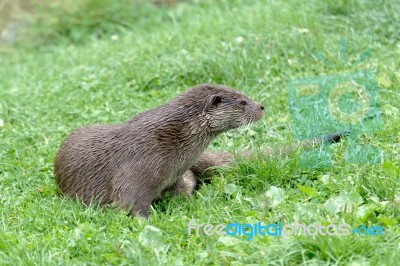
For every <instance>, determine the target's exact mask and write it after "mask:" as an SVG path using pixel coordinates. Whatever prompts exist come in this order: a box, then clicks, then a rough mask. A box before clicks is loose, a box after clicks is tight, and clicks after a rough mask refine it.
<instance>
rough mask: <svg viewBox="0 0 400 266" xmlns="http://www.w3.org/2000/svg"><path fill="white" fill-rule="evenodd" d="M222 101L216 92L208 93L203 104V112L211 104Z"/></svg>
mask: <svg viewBox="0 0 400 266" xmlns="http://www.w3.org/2000/svg"><path fill="white" fill-rule="evenodd" d="M221 101H222V98H221V96H220V95H218V94H214V95H210V96H208V97H207V99H206V100H205V101H204V105H203V108H202V109H203V114H204V113H205V112H207V110H208V109H210V108H211V106H217V105H218V104H219V103H220V102H221Z"/></svg>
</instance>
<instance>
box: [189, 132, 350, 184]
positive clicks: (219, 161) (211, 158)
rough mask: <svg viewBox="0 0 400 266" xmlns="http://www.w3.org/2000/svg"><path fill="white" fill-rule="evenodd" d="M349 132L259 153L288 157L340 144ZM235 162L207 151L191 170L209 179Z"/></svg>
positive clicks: (228, 156) (230, 156)
mask: <svg viewBox="0 0 400 266" xmlns="http://www.w3.org/2000/svg"><path fill="white" fill-rule="evenodd" d="M349 134H350V132H349V131H343V132H336V133H332V134H327V135H323V136H320V137H316V138H314V139H311V140H304V141H300V142H297V143H295V144H293V145H289V146H285V147H281V148H267V149H262V150H261V151H260V152H259V153H260V154H262V155H263V156H271V155H288V154H290V153H292V152H293V151H295V150H296V149H298V148H301V149H311V148H316V147H319V146H321V145H322V144H332V143H336V142H340V141H341V139H342V138H343V137H344V136H348V135H349ZM257 154H258V153H255V152H252V151H243V152H240V156H242V157H244V158H251V157H253V156H257ZM234 162H235V156H234V155H233V154H231V153H229V152H222V151H206V152H204V153H203V154H202V155H201V156H200V159H199V160H198V161H197V162H196V163H195V164H194V165H193V166H192V167H191V168H190V170H191V171H192V172H193V173H194V175H195V176H196V177H197V178H199V177H202V178H208V177H210V176H212V175H213V174H214V169H215V167H218V166H229V165H232V164H233V163H234Z"/></svg>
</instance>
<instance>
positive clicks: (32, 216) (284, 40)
mask: <svg viewBox="0 0 400 266" xmlns="http://www.w3.org/2000/svg"><path fill="white" fill-rule="evenodd" d="M94 2H95V1H86V2H84V3H87V4H83V6H80V7H79V8H76V7H74V6H73V5H71V3H72V2H68V1H65V2H61V3H58V4H59V5H62V8H61V7H60V8H59V9H57V8H47V7H41V8H38V11H35V12H33V14H34V15H32V21H33V22H31V23H30V24H27V26H25V29H24V30H23V31H22V32H23V34H22V36H20V38H19V41H18V42H17V43H15V44H14V45H13V46H9V47H7V48H6V49H2V50H1V51H3V53H2V54H1V61H0V88H1V89H0V147H2V148H1V149H0V191H1V193H0V210H1V211H0V215H1V219H0V238H1V240H0V264H1V265H60V264H63V265H64V264H70V265H99V264H100V265H102V264H122V265H123V264H133V265H140V264H142V265H157V264H173V265H186V264H194V265H204V264H216V265H220V264H223V265H244V264H253V265H254V264H260V265H267V264H268V265H294V264H302V265H325V264H326V265H332V264H333V265H342V264H344V265H395V264H396V263H397V262H398V261H399V259H400V255H399V254H400V246H399V239H400V230H399V222H400V212H399V204H400V175H399V167H400V164H399V157H400V155H399V151H400V145H399V143H400V133H399V132H400V125H399V123H398V119H399V117H400V111H399V108H400V101H399V99H400V90H399V86H400V74H399V71H398V69H399V68H400V46H399V41H400V37H399V36H400V32H399V27H398V26H397V25H399V23H400V15H399V14H400V12H399V11H400V5H399V4H398V2H397V1H368V0H363V1H333V0H329V1H317V0H312V1H307V2H304V1H300V0H290V1H275V0H270V1H246V2H245V1H239V0H233V1H228V0H218V1H211V0H210V1H189V2H182V3H179V4H177V5H175V6H172V7H166V6H155V5H150V4H146V3H139V4H135V5H132V4H130V3H131V2H128V1H121V2H120V3H121V4H120V5H118V4H116V3H113V4H112V5H111V4H110V5H111V7H112V8H111V7H110V8H108V4H109V3H111V2H110V1H101V3H100V4H99V5H93V3H94ZM86 11H88V12H86ZM89 11H90V12H89ZM82 14H87V15H82ZM119 14H121V15H120V17H119ZM129 14H131V16H130V15H129ZM342 39H346V40H347V42H348V46H347V57H346V64H341V63H340V56H339V45H338V43H339V42H340V40H342ZM366 50H368V51H369V53H370V55H371V57H370V58H367V60H365V61H363V62H361V63H359V64H356V62H357V59H358V57H359V55H360V54H362V53H363V52H364V51H366ZM321 54H322V55H324V57H325V58H326V59H323V60H319V59H318V58H321V56H320V55H321ZM328 61H329V62H331V63H327V62H328ZM360 69H372V70H374V71H375V72H376V77H377V83H378V87H379V109H380V111H381V112H382V121H383V123H382V127H381V129H380V130H378V131H375V132H372V133H365V134H362V135H361V136H360V140H359V141H360V143H363V144H370V145H373V146H376V147H379V149H380V150H381V151H382V157H383V162H382V163H378V164H351V163H347V162H346V160H345V156H344V154H345V150H346V145H348V144H349V143H348V141H344V142H343V143H341V144H335V145H333V147H332V153H333V161H334V165H333V167H331V168H325V169H304V168H300V167H299V152H296V153H294V154H292V155H290V156H288V157H274V158H270V159H268V158H266V159H265V160H260V161H240V160H239V162H238V164H237V166H235V167H234V168H232V169H226V170H221V171H220V172H219V174H217V175H216V176H215V177H214V178H213V180H212V183H211V184H209V185H204V186H202V187H201V188H200V189H199V190H198V191H197V192H196V193H195V195H194V196H193V197H191V198H189V199H185V198H182V197H177V198H170V197H169V196H166V197H164V198H163V199H162V200H161V201H160V202H158V203H156V204H153V210H152V214H151V215H150V218H149V219H148V220H143V219H140V218H129V217H127V216H126V213H125V212H122V211H120V212H118V211H115V210H112V209H109V208H100V207H97V206H90V207H88V208H86V207H83V206H82V205H81V204H80V203H79V202H74V201H72V200H70V199H68V198H63V197H60V196H59V195H58V194H57V188H56V185H55V182H54V175H53V160H54V156H55V153H56V151H57V149H58V147H59V145H60V143H61V142H62V141H63V139H64V138H65V137H66V136H67V135H68V134H69V133H70V132H71V131H72V130H73V129H75V128H78V127H81V126H83V125H87V124H95V123H120V122H124V121H126V120H128V119H129V118H130V117H132V116H133V115H135V114H138V113H140V112H143V111H145V110H147V109H149V108H152V107H155V106H157V105H160V104H162V103H164V102H165V101H167V100H168V99H171V98H173V97H174V96H176V95H177V94H179V93H180V92H182V91H184V90H186V89H187V88H188V87H190V86H193V85H195V84H198V83H204V82H212V83H219V84H226V85H228V86H231V87H233V88H236V89H238V90H240V91H242V92H244V93H245V94H247V95H249V96H251V97H252V98H253V99H256V100H259V101H262V102H263V103H264V104H265V106H266V107H267V108H266V115H265V118H264V119H263V120H262V121H261V122H260V123H258V124H256V125H254V126H251V127H248V128H243V129H240V130H235V131H232V132H229V133H227V134H224V135H221V136H220V137H219V138H217V139H216V140H215V141H214V142H213V143H212V145H211V147H210V149H216V150H218V149H225V150H229V151H235V150H242V149H257V148H260V147H267V146H269V145H281V144H284V143H290V142H292V141H293V137H292V133H291V130H290V123H291V120H290V119H291V117H290V115H289V107H288V100H287V97H288V95H287V92H286V84H287V82H288V81H289V80H291V79H292V78H296V77H298V78H303V77H310V76H321V75H336V74H338V73H342V72H349V71H350V72H351V71H356V70H360ZM191 219H195V220H196V222H197V223H198V224H199V223H203V224H204V223H211V224H214V225H216V224H218V223H224V224H229V223H233V222H239V223H242V224H244V223H255V222H257V221H261V222H262V223H264V224H268V223H278V222H279V221H281V222H283V223H286V224H287V223H293V222H300V223H304V224H311V223H319V224H322V225H328V224H331V223H335V224H340V223H347V224H349V225H351V226H354V227H357V226H360V225H367V226H371V225H380V226H381V227H383V228H384V236H375V237H373V236H356V235H350V236H342V237H339V236H333V237H329V236H322V235H317V236H315V237H306V236H301V235H299V236H292V237H288V238H287V239H281V238H279V237H260V236H256V237H254V238H253V239H252V240H251V241H246V240H245V237H244V236H242V237H229V236H224V237H219V236H217V235H213V236H205V235H204V234H203V235H200V236H195V235H194V234H192V235H190V236H189V235H188V223H189V221H190V220H191Z"/></svg>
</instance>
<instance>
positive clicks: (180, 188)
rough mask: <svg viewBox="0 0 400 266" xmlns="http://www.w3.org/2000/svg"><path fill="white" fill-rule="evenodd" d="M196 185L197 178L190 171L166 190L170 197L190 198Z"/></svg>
mask: <svg viewBox="0 0 400 266" xmlns="http://www.w3.org/2000/svg"><path fill="white" fill-rule="evenodd" d="M196 185H197V177H196V176H195V175H194V173H193V172H192V171H186V172H185V173H184V174H183V176H182V177H181V178H180V179H178V181H176V183H175V184H173V185H172V186H171V187H169V188H167V189H166V190H165V191H168V192H169V193H170V194H171V195H172V196H177V195H181V194H182V195H185V196H190V195H192V194H193V191H194V188H195V187H196Z"/></svg>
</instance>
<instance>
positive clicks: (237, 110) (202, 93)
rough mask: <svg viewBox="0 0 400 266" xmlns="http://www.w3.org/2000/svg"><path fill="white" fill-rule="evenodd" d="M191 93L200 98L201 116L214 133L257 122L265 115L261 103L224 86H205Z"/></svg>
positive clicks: (198, 99) (194, 89)
mask: <svg viewBox="0 0 400 266" xmlns="http://www.w3.org/2000/svg"><path fill="white" fill-rule="evenodd" d="M189 92H190V91H189ZM191 92H192V93H193V92H195V93H193V94H194V95H196V96H198V98H197V97H196V98H197V102H199V103H200V105H201V106H200V110H201V114H200V116H201V117H205V119H206V121H207V124H208V127H209V130H210V131H211V132H214V133H221V132H224V131H227V130H229V129H234V128H238V127H240V126H242V125H247V124H250V123H253V122H256V121H258V120H260V119H261V118H262V116H263V114H264V107H263V106H262V105H261V104H260V103H257V102H255V101H253V100H251V99H249V98H248V97H246V96H245V95H243V94H241V93H239V92H237V91H234V90H232V89H229V88H226V87H223V86H219V85H210V84H203V85H199V86H197V87H195V88H193V89H192V90H191Z"/></svg>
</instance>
